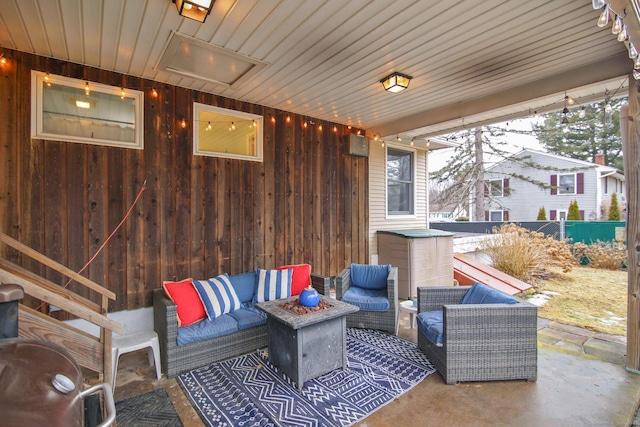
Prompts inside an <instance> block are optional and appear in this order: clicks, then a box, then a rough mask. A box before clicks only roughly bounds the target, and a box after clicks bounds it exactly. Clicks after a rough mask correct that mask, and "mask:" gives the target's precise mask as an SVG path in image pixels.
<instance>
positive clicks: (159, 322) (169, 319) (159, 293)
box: [153, 289, 178, 372]
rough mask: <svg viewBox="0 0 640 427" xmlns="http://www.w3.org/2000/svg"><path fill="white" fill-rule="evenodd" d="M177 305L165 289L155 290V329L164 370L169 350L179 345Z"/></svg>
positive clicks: (165, 369) (164, 370) (163, 369)
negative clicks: (168, 296) (166, 293)
mask: <svg viewBox="0 0 640 427" xmlns="http://www.w3.org/2000/svg"><path fill="white" fill-rule="evenodd" d="M177 308H178V307H177V306H176V305H175V303H174V302H173V301H171V300H170V299H169V298H167V296H166V295H165V293H164V289H154V290H153V329H154V330H155V331H156V333H157V334H158V341H159V344H160V359H161V360H162V371H163V372H167V352H168V349H170V348H175V347H177V345H178V313H177Z"/></svg>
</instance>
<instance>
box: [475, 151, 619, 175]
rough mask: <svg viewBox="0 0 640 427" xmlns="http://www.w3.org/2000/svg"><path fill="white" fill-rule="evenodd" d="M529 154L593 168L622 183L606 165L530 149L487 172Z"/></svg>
mask: <svg viewBox="0 0 640 427" xmlns="http://www.w3.org/2000/svg"><path fill="white" fill-rule="evenodd" d="M531 154H535V155H538V156H543V157H549V158H553V159H559V160H562V161H565V162H570V163H574V164H575V165H576V167H584V168H585V169H587V168H595V169H596V170H598V172H599V173H600V176H602V177H604V176H613V177H615V178H617V179H619V180H621V181H624V174H623V173H622V172H621V171H619V170H618V169H616V168H614V167H612V166H607V165H599V164H597V163H592V162H587V161H585V160H578V159H574V158H571V157H565V156H560V155H558V154H553V153H547V152H544V151H538V150H532V149H530V148H525V149H523V150H520V151H518V152H517V153H514V154H512V155H511V156H509V157H507V158H505V159H502V160H500V161H498V162H496V163H494V164H492V165H491V166H488V167H487V169H486V170H487V171H491V170H492V169H494V168H496V167H498V166H499V165H501V164H503V163H505V162H509V161H511V160H512V159H517V158H522V157H526V156H528V155H531Z"/></svg>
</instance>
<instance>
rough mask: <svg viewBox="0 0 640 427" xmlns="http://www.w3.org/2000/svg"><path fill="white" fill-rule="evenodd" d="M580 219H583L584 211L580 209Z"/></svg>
mask: <svg viewBox="0 0 640 427" xmlns="http://www.w3.org/2000/svg"><path fill="white" fill-rule="evenodd" d="M580 219H581V220H583V221H584V211H583V210H582V209H580Z"/></svg>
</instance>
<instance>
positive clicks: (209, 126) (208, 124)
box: [205, 122, 212, 130]
mask: <svg viewBox="0 0 640 427" xmlns="http://www.w3.org/2000/svg"><path fill="white" fill-rule="evenodd" d="M205 129H206V130H211V129H212V128H211V122H208V123H207V127H206V128H205Z"/></svg>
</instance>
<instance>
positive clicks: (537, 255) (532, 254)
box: [481, 224, 576, 284]
mask: <svg viewBox="0 0 640 427" xmlns="http://www.w3.org/2000/svg"><path fill="white" fill-rule="evenodd" d="M481 249H483V250H484V251H485V253H486V254H487V255H488V256H489V257H490V258H491V261H492V262H493V267H495V268H497V269H498V270H500V271H502V272H504V273H507V274H509V275H511V276H513V277H515V278H517V279H520V280H523V281H525V282H532V284H535V281H536V280H537V279H543V278H547V277H549V276H550V275H551V272H550V270H549V267H552V266H559V267H561V268H562V270H563V271H564V272H567V271H570V270H571V268H572V267H573V266H574V265H575V264H576V261H575V258H574V257H573V254H572V253H571V250H570V248H569V245H567V243H566V242H565V241H559V240H555V239H554V238H553V237H547V236H545V235H544V233H540V232H537V231H530V230H527V229H524V228H521V227H518V226H516V225H515V224H505V225H502V226H501V227H499V228H497V229H495V228H494V235H493V236H492V237H491V238H490V239H487V240H486V241H485V242H484V244H483V245H482V247H481Z"/></svg>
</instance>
